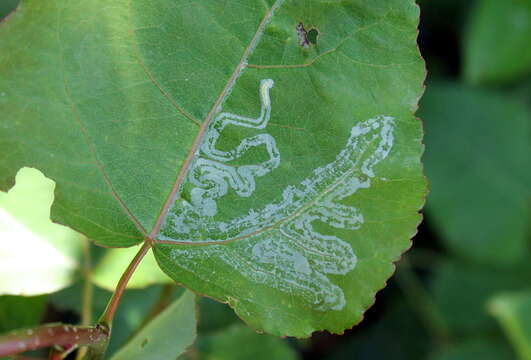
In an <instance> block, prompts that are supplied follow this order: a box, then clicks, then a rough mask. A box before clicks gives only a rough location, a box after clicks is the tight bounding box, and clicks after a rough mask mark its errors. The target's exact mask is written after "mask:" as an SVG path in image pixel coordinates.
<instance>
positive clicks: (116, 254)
mask: <svg viewBox="0 0 531 360" xmlns="http://www.w3.org/2000/svg"><path fill="white" fill-rule="evenodd" d="M137 252H138V246H135V247H130V248H127V249H109V250H107V252H106V253H105V255H103V257H102V258H101V259H100V261H99V262H98V263H97V264H96V266H95V267H94V270H93V272H92V275H91V280H92V281H93V282H94V283H95V284H96V285H98V286H99V287H102V288H104V289H106V290H109V291H114V289H115V288H116V284H117V283H118V280H120V276H122V274H123V272H124V271H125V269H126V268H127V266H128V265H129V263H130V262H131V259H132V258H133V257H134V256H135V254H136V253H137ZM167 283H173V280H172V279H170V278H169V277H168V276H167V275H166V274H164V273H163V272H162V271H161V270H160V268H159V266H158V265H157V262H156V261H155V258H154V257H153V253H152V252H149V253H148V254H147V255H146V256H145V257H144V259H143V260H142V262H141V263H140V265H138V268H137V269H136V271H135V272H134V273H133V276H132V277H131V279H130V280H129V282H128V283H127V288H128V289H139V288H145V287H146V286H149V285H154V284H167Z"/></svg>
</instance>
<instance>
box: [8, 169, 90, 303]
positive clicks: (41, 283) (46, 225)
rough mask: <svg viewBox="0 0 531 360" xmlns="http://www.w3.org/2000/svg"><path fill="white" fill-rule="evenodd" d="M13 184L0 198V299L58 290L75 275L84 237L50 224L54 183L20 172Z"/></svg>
mask: <svg viewBox="0 0 531 360" xmlns="http://www.w3.org/2000/svg"><path fill="white" fill-rule="evenodd" d="M16 182H17V184H16V186H15V187H13V188H12V189H11V190H10V191H9V193H7V194H2V193H0V239H1V241H0V294H11V295H39V294H46V293H51V292H54V291H57V290H60V289H61V288H63V287H65V286H68V285H69V284H70V283H71V282H72V281H73V280H74V278H75V276H76V275H77V271H78V268H79V259H80V256H81V248H82V241H83V239H82V236H81V235H80V234H78V233H76V232H75V231H73V230H71V229H69V228H67V227H65V226H61V225H58V224H53V223H52V222H51V221H50V215H49V214H50V205H51V203H52V201H53V190H54V182H53V181H51V180H50V179H47V178H45V177H44V176H43V175H42V173H41V172H39V171H38V170H35V169H29V168H23V169H21V170H20V171H19V172H18V174H17V178H16ZM13 274H16V276H14V275H13Z"/></svg>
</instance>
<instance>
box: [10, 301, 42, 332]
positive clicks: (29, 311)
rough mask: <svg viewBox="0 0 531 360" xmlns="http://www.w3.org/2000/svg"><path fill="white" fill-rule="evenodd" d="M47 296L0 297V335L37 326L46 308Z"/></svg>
mask: <svg viewBox="0 0 531 360" xmlns="http://www.w3.org/2000/svg"><path fill="white" fill-rule="evenodd" d="M46 300H47V296H45V295H41V296H31V297H24V296H12V295H4V296H0V333H4V332H7V331H11V330H15V329H20V328H24V327H30V326H34V325H37V324H38V323H39V322H40V320H41V318H42V315H43V314H44V309H45V307H46Z"/></svg>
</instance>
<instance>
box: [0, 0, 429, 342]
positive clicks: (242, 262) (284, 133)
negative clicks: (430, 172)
mask: <svg viewBox="0 0 531 360" xmlns="http://www.w3.org/2000/svg"><path fill="white" fill-rule="evenodd" d="M129 3H130V4H129ZM129 5H130V6H129ZM418 16H419V11H418V8H417V6H416V5H415V3H414V1H413V0H409V1H404V0H378V1H374V0H371V1H368V0H357V1H353V2H346V3H337V2H311V4H310V3H309V2H301V1H288V0H286V1H282V0H277V1H275V2H273V1H271V0H269V1H263V0H260V1H259V0H253V1H248V2H246V3H245V6H242V4H241V2H238V1H235V0H233V1H227V2H217V1H213V2H190V1H184V0H179V1H175V0H171V1H170V0H156V1H150V2H145V1H129V2H128V1H126V0H118V1H113V2H112V5H109V3H108V2H107V1H103V0H94V1H90V2H82V3H77V2H76V3H72V2H68V1H66V2H65V1H62V0H61V1H59V0H50V1H47V2H42V1H35V0H33V1H32V0H27V1H24V2H23V3H22V5H21V7H20V9H19V11H18V12H17V13H16V14H14V15H13V17H12V18H10V19H9V21H7V22H5V23H4V24H2V26H1V27H0V72H1V73H2V74H3V77H2V80H0V89H5V90H0V91H1V93H2V94H0V95H2V96H0V106H1V107H2V108H5V111H4V113H5V114H7V116H5V118H6V120H5V121H2V122H1V123H0V124H1V125H0V126H2V132H1V133H0V134H1V135H0V151H2V153H6V154H7V155H6V156H5V160H4V161H3V162H2V163H1V164H0V174H1V177H0V188H2V189H4V190H5V189H7V188H9V186H10V185H11V182H12V176H13V175H12V174H13V173H14V171H16V169H18V168H19V167H20V166H22V165H31V166H35V167H38V168H40V169H42V171H44V172H45V173H46V174H47V175H48V176H50V177H51V178H53V179H54V180H55V181H56V182H57V189H56V201H55V202H54V206H53V209H52V218H53V219H54V220H56V221H58V222H60V223H65V224H68V225H70V226H72V227H73V228H76V229H79V230H80V231H82V232H83V233H84V234H86V235H88V236H89V237H90V238H91V239H94V240H95V241H96V242H97V243H100V244H103V245H106V246H130V245H133V244H136V243H138V242H140V241H142V240H143V239H144V238H146V237H150V238H152V239H153V240H154V241H155V256H156V258H157V261H158V262H159V265H160V266H161V267H162V268H163V270H164V271H165V272H166V273H167V274H168V275H170V276H171V277H172V278H173V279H174V280H176V281H177V282H179V283H182V284H184V285H185V286H187V287H189V288H191V289H193V290H195V291H197V292H200V293H203V294H206V295H209V296H211V297H213V298H216V299H218V300H221V301H223V302H227V303H229V304H230V305H231V306H232V307H234V308H235V310H236V312H237V313H238V314H239V316H241V317H242V318H243V319H244V320H245V321H247V322H248V323H249V324H251V325H252V326H253V327H255V328H257V329H261V330H265V331H268V332H271V333H273V334H277V335H285V334H289V335H296V336H308V335H309V334H310V333H311V332H313V331H315V330H320V329H328V330H330V331H332V332H336V333H341V332H342V331H343V330H344V329H345V328H349V327H351V326H352V325H353V324H354V323H357V322H359V321H360V320H361V317H362V313H363V311H364V310H365V309H366V308H367V307H369V306H370V305H371V304H372V303H373V301H374V294H375V292H376V291H377V290H379V289H381V288H382V287H384V286H385V281H386V280H387V278H389V276H390V275H391V274H392V272H393V270H394V266H393V264H392V263H393V261H396V260H397V259H398V257H399V256H400V254H401V253H402V252H404V251H405V250H406V249H407V248H408V247H409V246H410V241H409V239H410V237H411V236H412V235H413V234H414V233H415V228H416V225H417V224H418V222H419V221H420V215H419V214H418V210H419V209H420V207H421V206H422V204H423V202H424V196H425V180H424V178H423V176H422V170H421V165H420V156H421V153H422V145H421V138H422V132H421V128H420V122H419V121H418V120H417V119H416V118H415V117H414V116H413V112H414V111H415V110H416V107H417V101H418V99H419V97H420V95H421V93H422V91H423V88H422V82H423V79H424V76H425V71H424V67H423V62H422V59H421V58H420V56H419V53H418V49H417V46H416V36H417V25H418ZM311 29H315V30H316V31H317V32H318V34H315V36H316V43H315V44H314V43H313V42H310V41H308V43H306V41H305V36H306V35H307V32H308V31H310V30H311ZM21 43H28V44H32V45H31V46H28V47H21V46H20V44H21ZM6 54H7V55H6ZM4 74H5V75H4ZM19 84H24V86H20V85H19ZM28 104H29V105H28ZM257 114H261V115H257ZM43 133H46V134H47V136H46V137H42V135H41V134H43ZM21 138H22V139H24V141H22V140H20V139H21Z"/></svg>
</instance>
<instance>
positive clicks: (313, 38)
mask: <svg viewBox="0 0 531 360" xmlns="http://www.w3.org/2000/svg"><path fill="white" fill-rule="evenodd" d="M307 37H308V41H309V42H310V44H312V45H316V44H317V38H318V37H319V30H317V29H310V31H308V34H307Z"/></svg>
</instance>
